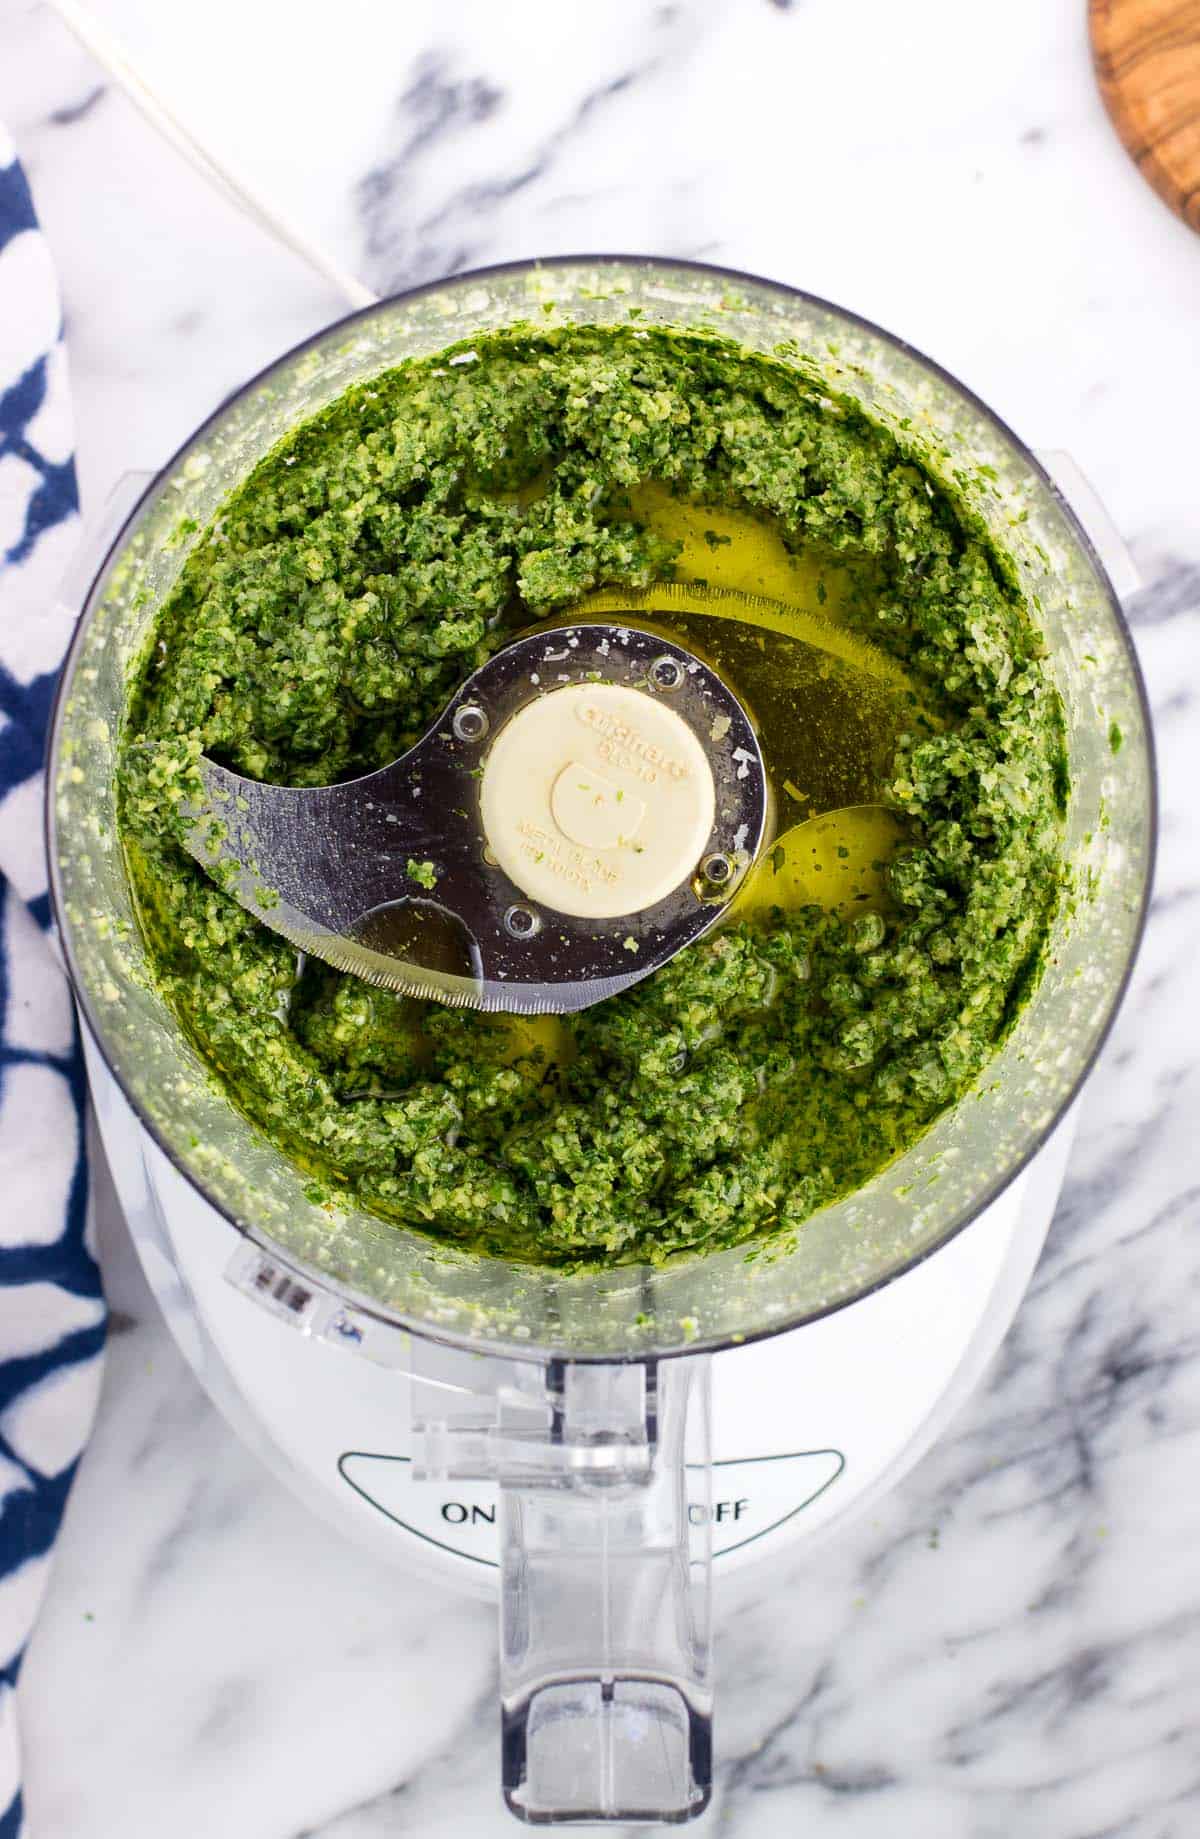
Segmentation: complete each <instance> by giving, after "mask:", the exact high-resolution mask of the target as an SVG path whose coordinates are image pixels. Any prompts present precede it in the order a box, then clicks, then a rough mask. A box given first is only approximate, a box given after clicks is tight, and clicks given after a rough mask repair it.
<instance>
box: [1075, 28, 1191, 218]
mask: <svg viewBox="0 0 1200 1839" xmlns="http://www.w3.org/2000/svg"><path fill="white" fill-rule="evenodd" d="M1088 31H1089V36H1090V39H1091V45H1092V61H1093V63H1094V64H1095V67H1096V77H1097V80H1098V82H1099V85H1100V94H1101V96H1102V97H1103V98H1104V106H1105V108H1106V109H1107V110H1108V113H1109V116H1110V118H1111V120H1112V123H1113V126H1114V127H1115V128H1116V130H1117V133H1118V134H1119V135H1120V137H1121V140H1122V141H1123V143H1124V145H1125V148H1126V150H1127V151H1128V153H1129V155H1130V157H1131V158H1132V160H1133V161H1134V163H1135V165H1136V166H1137V167H1138V170H1139V171H1140V172H1141V173H1142V175H1143V177H1144V178H1146V179H1147V180H1148V181H1149V183H1150V184H1151V185H1152V186H1153V187H1154V189H1155V191H1156V192H1157V193H1158V195H1159V197H1160V198H1162V199H1163V201H1164V203H1166V204H1168V205H1170V207H1171V209H1172V210H1173V211H1174V212H1175V213H1176V215H1177V216H1179V217H1182V219H1183V221H1184V223H1186V224H1189V225H1190V226H1191V228H1192V229H1193V230H1198V231H1200V0H1088Z"/></svg>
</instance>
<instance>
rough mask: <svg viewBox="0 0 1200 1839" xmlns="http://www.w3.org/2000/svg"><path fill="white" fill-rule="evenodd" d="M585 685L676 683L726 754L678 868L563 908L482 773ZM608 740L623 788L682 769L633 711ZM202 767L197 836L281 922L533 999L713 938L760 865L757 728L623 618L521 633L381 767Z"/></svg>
mask: <svg viewBox="0 0 1200 1839" xmlns="http://www.w3.org/2000/svg"><path fill="white" fill-rule="evenodd" d="M573 685H575V686H578V685H618V686H621V687H622V688H623V689H624V690H625V691H630V690H632V691H635V692H637V693H638V694H640V695H642V696H644V697H646V698H649V699H651V700H652V701H653V700H656V699H661V700H662V701H663V702H664V703H667V704H669V707H670V709H671V711H672V712H673V715H674V716H675V717H678V718H679V719H680V720H681V721H682V722H683V723H684V724H686V727H687V729H688V730H690V732H691V735H692V736H694V737H695V742H698V743H699V745H700V747H701V748H702V749H703V754H704V757H705V759H706V760H707V765H708V768H709V769H710V770H711V775H712V782H713V783H712V790H713V798H712V801H711V812H712V821H711V827H710V828H709V829H708V833H707V836H706V837H705V838H704V840H703V842H702V844H701V846H700V848H699V849H698V850H697V851H696V852H695V856H694V858H693V859H690V860H689V861H688V862H687V864H686V869H685V872H684V873H682V874H681V876H680V879H679V880H678V882H677V884H675V885H674V886H672V887H671V889H670V891H669V892H667V893H666V894H664V895H663V896H662V897H661V898H656V899H655V900H654V901H653V904H651V905H648V906H646V907H644V908H643V909H642V910H640V911H637V912H631V913H624V914H617V915H613V916H609V917H602V918H596V917H590V916H588V915H587V914H582V913H569V912H562V911H558V910H556V909H555V908H554V907H553V906H552V905H551V904H550V903H549V901H548V900H544V899H543V900H540V901H539V900H535V899H531V898H530V896H529V894H528V892H527V891H525V890H524V889H523V888H522V887H521V886H519V885H517V883H516V882H515V881H514V880H512V879H511V878H510V876H509V874H507V873H506V872H505V870H504V869H502V868H501V867H500V866H499V863H498V861H497V859H496V857H495V854H494V853H493V851H492V850H491V849H490V848H489V847H488V838H487V836H486V834H485V831H484V825H483V819H482V814H481V785H482V781H483V779H484V776H485V774H486V773H487V771H488V760H489V756H490V753H491V749H492V747H493V745H494V744H495V742H496V741H497V739H498V737H499V736H500V735H501V734H502V733H503V732H504V730H505V728H506V727H507V725H508V724H509V723H510V722H512V721H513V719H514V717H516V716H518V715H520V714H521V713H522V711H524V710H526V709H527V708H528V707H529V705H530V704H532V703H534V702H537V701H539V700H540V699H543V698H547V697H551V696H553V695H554V694H555V693H556V692H557V691H559V690H562V689H564V688H566V687H568V686H573ZM639 706H641V705H639ZM649 713H650V712H649V711H648V714H649ZM594 725H595V724H594V723H593V726H594ZM631 735H632V738H630V737H631ZM605 744H606V746H607V748H608V752H607V754H606V755H605V758H606V759H608V760H610V761H611V779H610V781H608V782H606V791H607V795H608V796H609V797H610V799H611V798H613V797H615V798H617V799H621V798H623V797H624V796H625V789H624V788H625V787H626V786H630V787H635V788H637V791H636V792H634V791H631V792H630V799H631V803H632V804H636V803H638V802H639V798H638V793H642V794H645V795H646V796H647V797H652V796H653V786H654V783H655V780H656V775H657V773H658V772H659V771H662V772H668V771H675V772H676V773H678V770H679V769H678V766H677V765H676V764H674V763H672V762H671V761H669V760H666V759H664V758H663V756H662V750H661V749H659V750H658V757H657V758H656V750H655V749H654V748H653V747H652V746H647V744H646V743H645V742H644V741H642V740H640V739H639V736H638V734H637V732H636V731H635V730H633V729H631V728H630V727H629V725H628V724H626V725H625V726H624V727H620V726H617V727H616V728H613V727H612V726H611V724H610V727H609V729H608V730H606V733H605ZM689 746H692V747H693V751H694V743H692V742H689ZM509 752H510V753H511V752H512V749H511V748H510V749H509ZM563 770H564V771H565V770H566V769H565V768H564V769H563ZM201 775H202V778H203V781H204V785H205V788H206V792H207V799H206V801H205V802H204V803H203V804H201V805H197V806H193V807H192V808H191V809H189V810H188V811H187V812H186V813H185V814H186V815H187V816H188V817H189V818H190V819H191V825H190V829H189V831H188V845H187V846H188V849H189V851H190V853H191V854H192V855H193V856H194V857H195V859H196V860H197V862H199V863H201V865H202V866H204V867H205V868H207V869H208V870H209V872H210V873H212V874H213V875H214V878H216V879H218V880H219V881H220V883H221V885H222V886H224V887H226V888H227V889H228V891H229V892H230V893H232V894H233V895H234V896H235V898H236V899H237V900H238V901H240V903H241V904H242V906H244V907H245V908H247V910H248V911H249V912H251V913H253V914H254V915H255V917H256V918H258V919H260V920H261V921H262V922H263V924H264V925H266V926H269V927H271V928H272V929H273V930H274V931H276V932H279V933H282V934H283V936H284V937H286V938H288V939H290V940H291V941H292V942H293V943H294V944H295V945H297V946H298V947H299V948H300V949H301V950H303V951H306V952H309V953H311V954H313V955H314V956H315V957H318V958H322V959H324V960H325V961H326V962H328V963H330V964H332V965H335V966H336V967H337V968H338V969H339V970H343V971H348V972H351V973H352V974H353V975H354V976H356V977H361V978H364V979H365V980H366V981H367V982H369V983H375V984H379V985H382V986H384V987H385V988H388V989H393V990H399V991H402V992H404V993H406V994H408V995H412V996H418V997H424V998H432V999H434V1000H436V1001H438V1002H443V1003H449V1004H455V1005H459V1006H464V1007H471V1008H477V1009H490V1010H505V1011H509V1012H512V1013H518V1014H535V1013H539V1012H555V1013H560V1014H565V1013H568V1012H570V1011H573V1010H578V1009H586V1008H588V1007H590V1006H591V1005H592V1004H593V1003H597V1002H602V1001H603V1000H604V999H605V998H607V997H609V996H615V995H617V994H618V993H619V992H620V991H622V990H626V989H628V988H629V987H630V986H631V985H632V984H635V983H638V982H640V980H641V979H642V978H643V977H647V976H649V974H650V973H651V972H652V971H655V970H657V969H658V968H659V967H660V966H661V965H663V964H665V963H666V962H667V961H668V959H670V958H672V957H674V956H675V954H676V953H677V952H678V951H680V950H682V948H683V947H684V946H685V945H688V944H690V943H692V941H693V940H695V939H698V938H700V937H701V935H702V934H703V933H705V932H707V931H708V929H709V928H710V927H711V926H712V925H713V924H714V923H715V922H716V920H717V919H718V918H719V917H720V915H721V913H722V912H723V910H724V907H725V905H726V904H727V900H728V897H729V896H730V895H731V894H732V893H733V891H734V890H735V888H736V887H737V886H738V884H739V882H740V880H741V878H742V876H743V875H744V873H745V872H746V870H747V869H748V868H749V867H750V866H751V865H752V863H753V861H754V859H755V856H756V855H757V853H758V850H759V847H760V845H761V842H762V836H763V829H764V825H765V822H766V816H767V802H768V801H767V783H766V775H765V771H764V767H763V760H762V755H761V752H760V750H759V745H758V740H757V738H756V735H755V732H754V729H753V727H752V725H751V722H750V719H749V717H748V716H747V714H746V711H745V710H744V709H743V707H742V705H741V703H740V702H739V701H738V699H737V697H736V696H735V695H734V694H733V692H732V691H731V690H730V689H729V688H728V687H727V685H726V684H724V683H723V682H722V681H721V679H720V678H719V677H718V676H717V675H716V673H715V672H714V671H713V670H711V669H710V668H709V666H708V665H706V664H704V663H702V662H701V661H700V660H699V659H698V658H696V657H694V656H693V655H692V653H690V652H688V651H686V650H684V649H683V648H682V647H681V646H679V645H676V644H673V643H671V642H670V641H669V640H666V639H664V638H662V637H660V636H656V635H655V634H653V633H646V632H641V631H637V630H634V629H631V628H627V627H623V626H619V625H613V624H589V625H579V626H567V627H560V628H558V629H556V630H554V631H551V632H540V633H536V634H531V635H529V636H528V637H525V638H522V639H518V640H517V641H516V642H515V643H514V644H512V645H510V646H508V647H506V648H505V649H504V650H503V651H500V652H498V653H497V654H496V656H495V657H493V658H492V659H490V660H489V661H488V663H486V664H484V665H483V666H482V667H481V668H480V669H479V670H478V671H476V672H475V673H474V675H473V676H471V677H470V678H469V679H468V680H467V682H466V683H464V684H463V686H462V688H461V689H460V690H459V691H458V693H457V695H455V697H454V698H453V699H452V701H451V702H450V703H449V704H448V705H447V707H446V708H445V710H444V711H443V712H442V714H441V715H440V716H439V717H438V719H437V720H436V721H435V722H434V723H433V725H432V726H431V727H430V728H429V730H428V731H427V733H426V734H425V735H424V736H423V737H422V739H421V740H419V741H418V742H417V743H416V745H415V746H414V747H412V748H410V749H409V751H408V752H407V753H406V754H403V755H402V756H401V757H400V759H398V760H395V761H393V762H392V763H391V764H390V765H389V766H385V767H382V768H380V770H379V771H378V772H374V773H369V774H367V775H366V776H365V777H363V778H360V779H353V780H348V781H344V782H342V783H341V784H338V785H331V786H319V787H288V786H278V785H263V784H260V783H258V782H257V781H255V780H251V779H244V778H242V777H240V776H239V775H238V774H236V773H231V772H229V771H227V770H226V768H224V767H222V766H219V765H217V764H216V763H215V762H214V761H211V760H208V759H204V760H202V761H201ZM614 786H615V787H616V789H615V791H614V790H613V787H614ZM576 789H577V788H574V787H573V786H569V787H568V790H569V791H574V790H576ZM705 821H707V819H705ZM546 841H547V843H548V845H549V846H550V847H552V848H553V849H554V850H555V851H556V852H558V853H559V855H560V857H561V861H562V865H563V874H564V876H567V877H573V878H574V882H575V883H576V884H579V883H580V882H581V881H582V882H583V883H584V884H586V881H587V877H588V876H590V875H593V874H598V873H604V872H608V871H606V869H605V862H606V861H608V860H610V859H612V852H611V851H610V852H609V856H608V857H605V855H604V851H603V849H599V850H593V849H591V848H590V847H589V846H587V845H584V846H580V845H578V844H577V843H575V842H572V841H571V840H570V838H569V837H562V836H560V835H558V834H556V835H554V836H553V837H547V838H546ZM620 844H621V846H624V838H621V839H620ZM629 847H630V848H634V849H636V848H637V843H636V841H634V842H633V843H631V844H630V845H629ZM689 847H690V844H689ZM534 853H535V854H536V852H534ZM610 879H611V874H610ZM563 898H564V900H565V899H566V897H565V896H564V897H563Z"/></svg>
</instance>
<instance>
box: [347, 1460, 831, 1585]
mask: <svg viewBox="0 0 1200 1839" xmlns="http://www.w3.org/2000/svg"><path fill="white" fill-rule="evenodd" d="M845 1466H846V1459H845V1457H844V1456H843V1455H842V1453H841V1451H840V1450H835V1449H821V1450H795V1451H792V1452H790V1453H788V1454H786V1455H781V1456H746V1457H737V1458H734V1459H732V1460H730V1461H726V1462H714V1464H713V1498H712V1507H711V1510H710V1511H711V1516H712V1542H713V1556H714V1558H721V1557H723V1556H724V1555H725V1554H726V1553H727V1552H733V1551H737V1550H738V1549H739V1548H740V1547H741V1546H744V1545H750V1544H752V1543H753V1542H754V1541H755V1540H757V1539H765V1538H767V1537H768V1536H769V1535H770V1534H772V1533H775V1532H777V1531H779V1530H780V1529H781V1528H782V1527H783V1526H785V1525H786V1524H787V1523H788V1521H789V1520H793V1519H795V1517H796V1515H797V1514H799V1513H801V1512H802V1511H803V1509H804V1508H805V1507H807V1506H809V1505H810V1503H811V1502H813V1501H815V1500H816V1499H817V1497H818V1495H821V1494H824V1493H825V1491H826V1489H827V1488H830V1487H832V1485H833V1484H834V1482H836V1481H837V1479H838V1477H839V1476H840V1475H841V1473H842V1471H843V1469H844V1468H845ZM338 1471H339V1473H340V1474H341V1477H342V1479H343V1481H345V1482H346V1483H347V1484H348V1486H349V1487H351V1488H353V1490H354V1492H355V1493H356V1494H357V1495H359V1496H360V1497H361V1498H362V1500H364V1501H365V1502H367V1503H368V1504H369V1505H370V1506H372V1507H375V1508H377V1509H378V1511H379V1512H380V1513H383V1514H386V1516H387V1518H388V1519H389V1520H393V1521H394V1522H395V1524H396V1525H397V1526H399V1527H402V1528H403V1530H404V1531H405V1532H407V1533H411V1534H412V1535H413V1537H414V1538H417V1539H422V1540H424V1541H425V1542H426V1543H427V1544H430V1545H435V1546H438V1547H440V1548H441V1550H442V1551H447V1552H456V1553H458V1555H459V1556H460V1557H463V1558H469V1559H471V1560H473V1562H474V1563H476V1564H483V1565H490V1566H492V1567H493V1568H494V1567H495V1566H496V1564H497V1561H498V1551H499V1527H498V1523H497V1517H498V1505H499V1502H498V1490H497V1489H496V1487H495V1485H494V1484H493V1483H490V1482H431V1481H414V1480H413V1478H412V1461H411V1458H410V1457H408V1456H388V1455H376V1454H372V1453H370V1452H369V1451H366V1450H347V1451H346V1453H345V1455H343V1456H342V1457H341V1459H340V1461H339V1462H338ZM693 1511H696V1510H695V1509H694V1510H693Z"/></svg>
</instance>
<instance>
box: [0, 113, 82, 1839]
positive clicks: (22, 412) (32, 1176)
mask: <svg viewBox="0 0 1200 1839" xmlns="http://www.w3.org/2000/svg"><path fill="white" fill-rule="evenodd" d="M78 525H79V518H78V497H77V493H76V488H75V463H74V458H73V453H72V433H71V414H70V403H69V400H68V395H67V379H66V367H65V362H64V356H63V347H62V314H61V308H60V306H59V299H58V289H57V286H56V284H55V278H54V267H53V264H52V262H51V259H50V252H49V249H48V248H47V245H46V241H45V238H44V237H43V236H42V235H41V233H40V232H39V230H38V227H37V219H36V217H35V215H34V209H33V201H32V199H31V197H30V194H29V187H28V185H27V184H26V182H25V175H24V173H23V172H22V170H21V167H20V165H19V163H18V161H17V158H16V152H15V149H14V147H13V144H12V142H11V140H10V139H9V137H8V135H7V133H6V132H5V130H4V129H3V127H0V1839H15V1836H16V1835H17V1834H19V1833H20V1832H21V1829H22V1803H21V1765H20V1749H19V1744H18V1733H17V1726H16V1693H15V1688H16V1681H17V1672H18V1669H19V1667H20V1664H21V1656H22V1654H23V1652H24V1649H25V1645H26V1642H27V1641H28V1639H29V1634H30V1630H31V1629H32V1627H33V1622H34V1617H35V1616H36V1614H37V1611H38V1606H39V1604H40V1602H41V1598H42V1593H43V1590H44V1589H45V1585H46V1578H47V1574H48V1570H49V1565H50V1560H51V1554H52V1551H53V1548H54V1541H55V1538H56V1536H57V1533H58V1528H59V1522H60V1521H61V1519H62V1513H63V1508H64V1505H65V1503H66V1497H67V1492H68V1490H69V1488H70V1485H71V1480H72V1477H73V1475H74V1472H75V1466H76V1463H77V1462H78V1459H79V1455H80V1452H81V1450H82V1448H83V1444H84V1440H85V1438H86V1436H87V1433H88V1430H89V1428H90V1426H91V1421H92V1414H93V1412H94V1410H95V1405H96V1395H97V1392H98V1390H99V1385H100V1364H101V1352H102V1348H103V1344H104V1300H103V1297H102V1294H101V1290H100V1277H99V1273H98V1271H97V1268H96V1262H95V1259H94V1258H93V1256H92V1253H91V1250H90V1247H89V1245H88V1209H87V1196H88V1182H87V1164H86V1161H85V1157H84V1076H83V1065H82V1061H81V1057H80V1052H79V1039H78V1034H77V1031H76V1025H75V1018H74V1013H73V1010H72V1006H71V1000H70V994H69V992H68V989H67V984H66V979H65V977H64V975H63V972H62V970H61V968H60V965H59V961H58V959H57V957H56V955H55V950H54V945H53V942H52V938H51V935H50V931H49V927H50V912H49V900H48V896H47V891H46V863H45V855H44V850H43V845H42V816H41V805H42V793H43V774H42V755H43V749H44V747H45V740H46V724H47V721H48V719H49V714H50V705H51V702H52V700H53V695H54V684H55V679H56V678H57V675H58V667H59V665H60V663H61V661H62V655H63V651H64V649H65V647H66V643H67V638H68V636H69V634H68V624H69V621H68V618H67V616H66V615H65V614H63V613H61V612H56V611H55V593H56V589H57V587H58V584H59V581H60V580H61V577H62V575H63V572H64V569H65V567H66V564H67V561H68V559H69V557H70V552H71V550H72V549H73V547H74V546H75V544H76V542H77V541H78V535H79V530H78Z"/></svg>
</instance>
